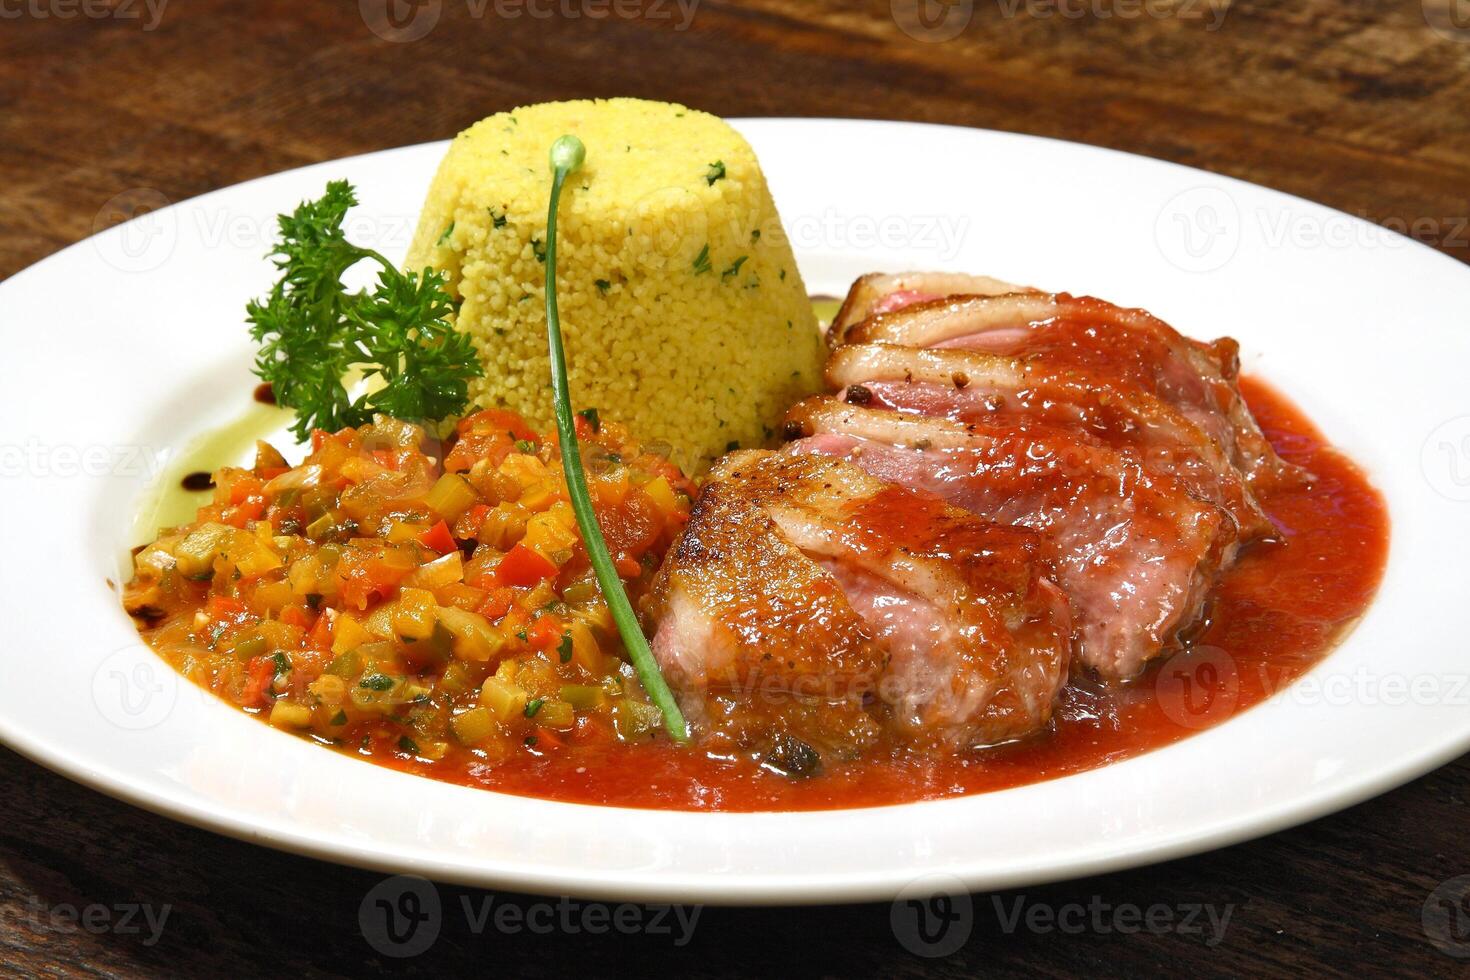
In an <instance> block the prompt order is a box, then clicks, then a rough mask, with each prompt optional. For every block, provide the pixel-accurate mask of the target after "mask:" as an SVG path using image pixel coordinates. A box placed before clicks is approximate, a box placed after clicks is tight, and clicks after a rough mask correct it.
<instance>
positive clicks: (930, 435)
mask: <svg viewBox="0 0 1470 980" xmlns="http://www.w3.org/2000/svg"><path fill="white" fill-rule="evenodd" d="M788 432H790V433H791V434H793V435H798V434H799V435H801V436H802V438H799V439H798V440H797V441H795V442H793V443H791V444H790V445H789V446H788V447H787V449H786V451H787V452H791V453H797V454H818V455H824V456H833V457H837V458H841V459H846V460H849V461H851V462H853V463H856V464H857V465H858V466H860V467H862V468H863V469H864V470H866V471H867V472H869V473H871V474H872V475H874V476H876V477H878V478H880V479H882V480H887V481H891V482H894V483H899V484H902V485H904V486H909V487H914V488H917V489H923V490H929V491H932V492H934V493H937V494H939V495H940V496H943V497H944V498H945V499H947V500H948V501H949V502H950V503H952V504H955V505H957V506H960V507H963V508H965V509H966V510H969V511H971V512H973V513H975V514H977V515H979V516H980V517H982V518H984V519H986V520H990V521H995V522H997V523H1000V524H1007V525H1018V526H1023V527H1030V528H1033V529H1034V530H1036V531H1037V532H1039V533H1040V534H1041V536H1042V542H1043V544H1042V551H1041V554H1042V557H1043V558H1044V559H1045V560H1046V561H1047V564H1048V567H1049V569H1050V571H1051V574H1052V577H1053V579H1054V580H1055V581H1056V583H1057V585H1058V586H1060V587H1061V589H1062V591H1063V592H1064V593H1065V594H1066V595H1067V597H1068V599H1069V601H1070V603H1071V609H1072V619H1073V624H1074V632H1073V651H1074V655H1075V657H1076V659H1077V660H1078V662H1079V663H1081V664H1082V665H1083V666H1085V667H1088V668H1091V669H1092V670H1094V671H1096V672H1097V673H1098V674H1099V675H1101V676H1102V677H1104V678H1106V679H1109V680H1126V679H1128V678H1131V677H1133V676H1135V675H1136V674H1137V673H1138V672H1139V671H1140V670H1141V669H1142V668H1143V666H1144V665H1145V664H1146V663H1147V662H1148V661H1149V660H1150V659H1152V658H1154V657H1157V656H1158V655H1160V654H1161V653H1162V652H1164V651H1165V650H1167V649H1169V648H1170V645H1171V644H1172V643H1173V642H1174V641H1175V639H1176V637H1177V634H1178V632H1179V631H1180V630H1181V629H1184V628H1186V627H1188V626H1189V625H1191V624H1192V623H1193V622H1194V621H1195V620H1196V619H1197V618H1198V615H1199V613H1200V610H1201V608H1202V605H1203V602H1204V599H1205V597H1206V595H1207V593H1208V591H1209V588H1210V586H1211V585H1212V584H1213V582H1214V578H1215V575H1216V573H1217V572H1218V571H1219V569H1220V568H1221V567H1223V566H1225V565H1228V564H1229V563H1230V562H1231V561H1232V560H1233V558H1234V554H1235V550H1236V548H1237V546H1238V538H1237V536H1236V529H1235V525H1234V522H1233V521H1230V520H1229V519H1227V518H1226V517H1225V515H1224V514H1223V512H1222V511H1221V510H1220V509H1219V508H1217V507H1215V506H1214V505H1212V504H1209V503H1207V502H1205V501H1201V500H1198V499H1196V498H1195V497H1193V496H1191V495H1190V494H1189V493H1187V492H1186V491H1185V490H1184V488H1183V487H1182V486H1181V485H1180V484H1179V483H1178V482H1177V481H1175V480H1173V479H1171V478H1169V477H1167V476H1162V475H1158V474H1154V473H1150V472H1149V471H1148V470H1147V469H1145V468H1144V467H1143V466H1141V465H1140V463H1139V461H1138V460H1137V459H1136V458H1135V457H1133V456H1131V455H1130V454H1128V453H1124V452H1119V451H1117V450H1115V449H1112V448H1110V447H1107V446H1103V445H1100V444H1097V443H1096V442H1095V441H1093V440H1091V439H1089V438H1088V437H1087V436H1086V435H1085V434H1083V433H1080V432H1079V431H1077V430H1075V429H1072V428H1066V427H1057V426H1048V425H1044V424H1040V423H1036V422H1034V421H1030V420H1011V421H1009V422H1002V423H997V424H993V425H980V424H975V423H971V424H962V423H958V422H953V421H950V420H948V419H936V418H927V417H921V416H915V415H905V414H901V413H898V412H894V411H888V410H883V409H872V408H862V407H858V406H854V405H850V404H845V403H843V402H840V401H838V400H837V399H835V398H831V397H824V398H812V399H808V400H806V401H804V402H802V403H801V404H799V405H798V406H796V407H795V408H794V409H793V410H792V411H791V413H790V415H789V416H788Z"/></svg>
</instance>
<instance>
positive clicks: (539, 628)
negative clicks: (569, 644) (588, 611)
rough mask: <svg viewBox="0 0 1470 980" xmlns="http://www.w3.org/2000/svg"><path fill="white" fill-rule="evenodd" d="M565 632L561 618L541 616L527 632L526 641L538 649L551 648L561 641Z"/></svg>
mask: <svg viewBox="0 0 1470 980" xmlns="http://www.w3.org/2000/svg"><path fill="white" fill-rule="evenodd" d="M565 633H566V628H565V627H563V626H562V624H561V620H559V619H557V618H556V617H555V616H541V617H540V618H538V619H537V620H536V622H535V623H534V624H533V625H532V626H531V629H530V631H529V632H527V633H526V641H527V642H528V643H530V644H531V646H533V647H535V648H536V649H537V650H550V649H551V648H552V647H554V646H556V645H557V644H558V643H560V642H561V638H562V636H563V635H565Z"/></svg>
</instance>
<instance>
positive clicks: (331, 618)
mask: <svg viewBox="0 0 1470 980" xmlns="http://www.w3.org/2000/svg"><path fill="white" fill-rule="evenodd" d="M336 631H337V612H336V610H335V609H327V610H324V611H323V612H322V614H321V615H320V616H318V617H317V618H316V625H315V626H313V627H312V628H311V633H310V634H309V635H308V636H307V638H306V642H307V645H308V646H311V647H314V648H315V649H317V650H330V649H332V637H333V635H334V634H335V633H336Z"/></svg>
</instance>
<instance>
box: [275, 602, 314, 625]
mask: <svg viewBox="0 0 1470 980" xmlns="http://www.w3.org/2000/svg"><path fill="white" fill-rule="evenodd" d="M281 622H283V623H285V624H286V625H287V626H298V627H300V628H301V629H304V630H306V629H311V627H312V623H313V620H312V614H311V612H310V611H309V610H308V609H307V608H306V607H305V606H287V607H286V608H285V609H282V610H281Z"/></svg>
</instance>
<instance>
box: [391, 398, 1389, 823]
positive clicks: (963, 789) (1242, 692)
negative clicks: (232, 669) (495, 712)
mask: <svg viewBox="0 0 1470 980" xmlns="http://www.w3.org/2000/svg"><path fill="white" fill-rule="evenodd" d="M1241 390H1242V393H1243V394H1244V395H1245V398H1246V400H1247V402H1248V403H1249V405H1250V407H1251V409H1252V411H1253V412H1254V413H1255V416H1256V419H1257V420H1258V421H1259V423H1260V425H1261V428H1262V430H1263V431H1264V432H1265V433H1266V435H1267V436H1268V438H1269V439H1270V441H1271V443H1272V445H1274V446H1275V447H1276V449H1277V451H1278V452H1279V453H1280V454H1281V456H1282V457H1284V458H1285V459H1287V460H1289V461H1291V462H1293V463H1297V464H1300V465H1302V466H1304V467H1305V468H1307V469H1308V470H1309V471H1311V472H1312V473H1313V474H1315V476H1316V480H1315V482H1313V483H1312V484H1310V485H1308V486H1304V487H1296V488H1290V489H1285V490H1280V491H1276V492H1273V493H1268V494H1266V495H1264V496H1263V497H1262V499H1261V503H1262V504H1263V506H1264V507H1265V509H1266V511H1267V513H1268V514H1269V515H1270V517H1271V519H1272V521H1273V522H1274V523H1275V524H1276V526H1277V528H1278V529H1279V531H1280V534H1279V536H1278V540H1276V541H1273V542H1267V543H1262V544H1258V545H1255V546H1254V547H1252V548H1251V549H1250V550H1248V551H1247V552H1246V553H1245V554H1244V555H1242V557H1241V558H1240V560H1239V561H1238V562H1237V563H1236V565H1235V566H1234V567H1233V568H1231V569H1230V570H1229V571H1228V572H1227V573H1225V575H1224V576H1223V577H1222V579H1221V582H1220V584H1219V585H1218V587H1217V589H1216V594H1215V597H1214V600H1213V602H1212V606H1211V610H1210V614H1209V619H1208V625H1207V626H1206V627H1205V628H1204V629H1203V630H1202V631H1200V632H1199V633H1198V635H1197V636H1196V637H1195V638H1194V641H1193V646H1192V647H1191V648H1190V650H1189V651H1187V652H1185V653H1182V654H1179V655H1177V656H1176V657H1173V658H1169V659H1165V660H1164V661H1162V662H1161V663H1158V664H1155V665H1154V666H1153V667H1152V668H1151V669H1150V670H1149V671H1148V672H1147V673H1145V675H1144V676H1143V677H1141V678H1140V679H1139V680H1138V681H1136V682H1134V683H1133V684H1131V685H1129V686H1128V687H1126V688H1124V689H1122V690H1108V689H1105V688H1103V687H1101V686H1100V685H1097V684H1094V683H1090V682H1088V681H1086V680H1085V679H1075V680H1074V681H1073V682H1072V683H1071V684H1069V685H1068V687H1067V688H1066V689H1065V691H1064V692H1063V695H1062V699H1061V704H1060V706H1059V708H1058V711H1057V713H1056V716H1055V718H1054V720H1053V723H1052V726H1051V730H1050V731H1048V732H1045V733H1043V734H1041V735H1038V736H1035V737H1032V738H1029V739H1026V740H1024V741H1022V742H1017V743H1014V744H1011V745H1008V746H1002V747H999V748H994V749H990V750H986V751H983V752H975V753H970V754H965V755H960V756H954V757H947V758H930V757H918V756H900V757H894V758H887V759H880V760H865V761H864V762H863V763H861V764H860V765H853V766H851V767H848V768H840V767H835V766H834V767H830V768H828V770H827V771H826V772H825V773H824V774H822V775H820V776H817V777H815V778H810V779H806V780H791V779H788V778H786V777H784V776H779V775H776V774H773V773H770V772H767V771H765V770H762V769H760V768H759V767H758V766H757V765H756V764H755V763H753V762H750V761H748V760H744V759H740V760H723V759H714V758H710V757H708V756H707V755H705V754H703V753H700V752H699V751H698V750H697V749H695V750H690V749H678V748H674V747H673V746H671V745H670V744H668V743H666V742H662V741H660V742H655V743H649V744H646V745H627V744H623V743H617V742H608V741H606V740H603V739H591V740H588V741H585V742H581V741H579V740H578V739H577V738H576V736H575V733H573V734H572V736H571V737H570V738H569V739H568V745H567V746H565V747H561V748H557V749H548V750H547V751H545V752H544V753H540V754H538V753H536V752H535V751H534V750H533V751H532V752H531V753H528V754H526V755H523V756H518V757H516V758H512V759H509V760H505V761H501V762H497V763H496V764H494V765H490V764H488V763H485V762H482V761H481V760H479V759H478V758H476V757H475V756H474V755H472V754H470V753H469V752H461V753H460V754H459V755H457V756H451V757H449V758H446V759H444V760H442V761H440V762H437V763H434V764H433V765H425V764H423V763H418V762H413V761H407V760H403V759H397V760H392V761H390V760H386V759H380V760H378V761H381V762H383V763H385V764H389V765H393V766H394V767H395V768H400V769H404V770H406V771H410V772H418V773H421V774H423V775H427V776H433V777H436V778H440V779H449V780H452V781H455V782H460V783H463V784H466V785H469V786H476V787H480V788H483V789H491V790H497V791H500V792H506V793H515V794H520V795H526V796H536V797H541V798H546V799H555V800H566V801H572V802H578V803H597V804H603V805H611V806H641V807H657V808H664V809H686V810H736V811H739V810H745V811H749V810H811V809H827V808H837V807H859V806H879V805H884V804H893V803H905V802H911V801H915V800H925V799H936V798H941V797H947V796H960V795H965V794H969V793H980V792H986V791H989V790H996V789H1004V788H1007V787H1011V786H1019V785H1023V784H1026V783H1033V782H1038V781H1041V780H1045V779H1054V778H1056V777H1058V776H1065V775H1068V774H1070V773H1075V772H1081V771H1083V770H1087V769H1094V768H1096V767H1098V766H1101V765H1105V764H1107V763H1110V762H1115V761H1118V760H1120V759H1126V758H1128V757H1130V756H1135V755H1138V754H1140V753H1143V752H1147V751H1149V750H1151V749H1155V748H1159V747H1161V746H1164V745H1168V744H1170V743H1172V742H1175V741H1178V740H1179V739H1181V738H1185V737H1188V736H1189V735H1191V734H1194V733H1196V732H1198V731H1202V730H1204V729H1205V728H1208V727H1212V726H1213V725H1216V724H1219V723H1221V722H1223V721H1227V720H1228V719H1229V718H1231V717H1232V716H1234V715H1236V714H1238V713H1240V712H1241V711H1243V710H1245V709H1247V708H1249V707H1251V706H1252V705H1255V704H1259V703H1260V702H1261V701H1263V700H1265V699H1266V698H1269V697H1270V696H1272V695H1273V694H1276V693H1278V692H1279V691H1281V690H1282V689H1283V688H1284V687H1285V686H1286V685H1287V684H1289V683H1290V682H1291V681H1293V680H1294V679H1296V678H1297V677H1299V676H1301V675H1302V674H1303V673H1305V672H1306V671H1307V670H1309V669H1310V668H1311V667H1313V666H1314V665H1315V664H1317V663H1318V662H1319V661H1320V660H1321V659H1322V658H1323V657H1324V656H1326V655H1327V654H1328V653H1330V652H1331V650H1332V648H1333V646H1334V645H1335V644H1336V643H1338V642H1339V641H1340V640H1341V639H1342V637H1343V636H1344V635H1345V634H1346V632H1347V631H1348V630H1349V629H1351V627H1352V625H1353V624H1354V623H1355V622H1356V621H1357V619H1358V618H1359V617H1360V616H1361V615H1362V613H1363V611H1364V610H1365V609H1366V608H1367V606H1368V604H1369V602H1371V600H1372V598H1373V594H1374V592H1375V591H1376V589H1377V587H1378V582H1379V579H1380V578H1381V576H1382V573H1383V567H1384V563H1385V560H1386V558H1387V553H1388V515H1387V509H1386V507H1385V505H1384V502H1383V500H1382V498H1381V497H1380V496H1379V494H1378V493H1377V491H1376V490H1374V489H1373V487H1372V486H1371V485H1370V484H1369V483H1368V482H1367V480H1366V479H1365V478H1364V476H1363V475H1362V474H1361V473H1360V472H1359V471H1358V470H1357V468H1356V467H1355V466H1353V464H1352V463H1351V462H1349V461H1348V460H1346V459H1345V458H1344V457H1342V456H1341V455H1340V454H1339V453H1337V452H1336V451H1335V450H1333V449H1332V448H1331V447H1330V446H1329V445H1328V444H1327V443H1326V441H1325V439H1324V438H1323V437H1322V435H1321V434H1320V433H1319V432H1318V431H1317V430H1316V429H1315V428H1314V427H1313V426H1312V424H1311V422H1309V421H1308V420H1307V419H1306V418H1305V417H1304V416H1302V415H1301V413H1300V412H1298V411H1297V410H1296V409H1295V408H1294V407H1293V406H1292V405H1291V404H1290V403H1288V402H1287V401H1286V400H1285V399H1284V398H1283V397H1281V396H1280V395H1278V394H1276V393H1275V392H1273V391H1272V390H1270V389H1269V388H1267V387H1266V386H1265V385H1263V384H1261V383H1259V382H1255V381H1252V380H1250V379H1243V380H1242V383H1241Z"/></svg>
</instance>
